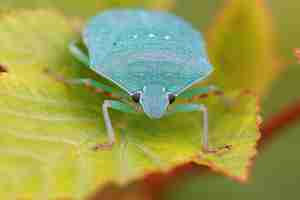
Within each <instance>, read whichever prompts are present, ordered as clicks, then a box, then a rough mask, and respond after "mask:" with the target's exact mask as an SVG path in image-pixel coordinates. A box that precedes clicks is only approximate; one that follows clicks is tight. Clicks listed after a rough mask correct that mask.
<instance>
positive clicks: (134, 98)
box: [131, 92, 141, 103]
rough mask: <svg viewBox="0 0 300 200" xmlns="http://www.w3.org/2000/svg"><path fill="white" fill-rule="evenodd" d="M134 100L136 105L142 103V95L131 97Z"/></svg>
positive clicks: (136, 94) (137, 94)
mask: <svg viewBox="0 0 300 200" xmlns="http://www.w3.org/2000/svg"><path fill="white" fill-rule="evenodd" d="M131 98H132V100H133V101H134V102H135V103H139V102H140V98H141V93H139V92H137V93H135V94H133V95H132V96H131Z"/></svg>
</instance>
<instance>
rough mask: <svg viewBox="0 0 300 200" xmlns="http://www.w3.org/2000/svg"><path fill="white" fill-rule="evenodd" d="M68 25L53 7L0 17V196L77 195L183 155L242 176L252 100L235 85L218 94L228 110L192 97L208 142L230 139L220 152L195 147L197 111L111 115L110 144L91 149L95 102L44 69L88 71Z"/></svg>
mask: <svg viewBox="0 0 300 200" xmlns="http://www.w3.org/2000/svg"><path fill="white" fill-rule="evenodd" d="M69 23H70V20H69V19H67V18H65V17H64V16H62V15H60V14H58V13H56V12H53V11H22V12H20V11H18V12H11V13H9V14H3V15H2V16H1V18H0V44H1V54H0V64H2V65H5V66H7V68H8V73H5V74H4V73H1V74H0V87H1V91H0V96H1V97H0V113H1V115H0V120H1V122H2V123H1V127H0V153H1V156H0V163H1V164H0V174H1V175H3V176H5V177H9V178H7V179H0V196H1V197H3V199H11V198H13V197H16V196H17V197H19V198H29V199H47V198H64V197H72V198H75V199H80V198H82V197H83V196H86V195H87V194H88V193H89V192H91V191H93V190H94V189H95V188H96V187H98V186H100V185H103V184H106V183H107V182H110V181H114V182H118V183H128V181H130V180H134V179H137V178H141V177H143V176H144V175H145V174H148V173H151V172H153V171H157V170H162V171H167V170H170V169H171V168H173V167H174V166H175V165H178V164H183V163H186V162H189V161H195V162H198V163H200V164H204V165H209V166H210V167H212V168H214V169H217V170H219V171H222V172H224V173H226V174H227V175H230V176H234V177H239V178H240V179H245V178H246V177H247V172H248V170H247V167H248V165H249V163H250V162H249V159H250V158H252V157H253V156H254V154H255V152H256V151H255V144H256V141H257V139H258V138H259V132H258V130H257V126H256V116H257V115H256V114H257V113H256V99H255V98H254V97H253V96H247V95H240V92H239V91H228V92H227V94H228V98H231V99H232V101H233V102H235V104H234V106H233V107H231V108H227V107H226V106H224V104H223V103H222V101H220V99H218V98H216V97H215V96H210V97H209V98H207V99H204V100H202V101H201V102H202V103H205V104H206V105H207V106H208V108H209V114H210V117H209V122H210V127H209V128H210V144H211V146H213V147H222V146H224V145H233V146H232V149H231V150H229V151H226V152H224V153H221V154H204V153H203V152H201V137H202V120H201V119H202V116H201V114H200V113H189V114H176V115H174V116H171V117H166V118H164V119H162V120H150V119H148V118H147V117H145V116H143V115H128V114H121V113H119V112H114V111H112V112H111V116H112V121H113V126H114V127H115V130H116V135H117V138H118V140H117V144H116V145H115V146H114V148H113V150H111V151H98V152H94V151H92V150H91V147H92V146H93V145H94V144H96V143H99V142H104V141H106V139H107V138H106V130H105V127H104V122H103V119H102V113H101V111H100V109H101V105H102V103H103V98H102V97H101V95H96V94H93V93H92V92H91V91H88V90H86V89H85V88H83V87H79V86H78V87H68V86H66V85H64V84H62V83H60V82H57V81H56V80H54V79H53V78H52V77H49V76H48V75H47V74H45V73H44V70H45V69H47V68H51V69H53V70H56V71H57V72H59V73H61V74H64V76H66V77H68V78H75V77H87V76H89V75H91V76H95V74H92V73H90V72H87V70H85V69H83V67H80V66H79V65H78V63H76V62H75V60H74V59H73V58H72V57H71V56H70V54H69V52H68V48H67V47H68V44H69V42H70V41H71V40H73V39H74V38H76V37H78V35H77V34H75V33H74V32H73V30H72V27H71V26H70V25H69ZM99 80H100V81H104V80H103V79H99ZM223 81H227V80H225V79H224V80H223ZM200 133H201V134H200ZM3 176H2V177H3Z"/></svg>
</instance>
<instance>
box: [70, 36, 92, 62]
mask: <svg viewBox="0 0 300 200" xmlns="http://www.w3.org/2000/svg"><path fill="white" fill-rule="evenodd" d="M69 50H70V52H71V54H72V55H73V56H74V57H75V58H76V59H77V60H79V61H80V62H81V63H82V64H84V65H85V66H86V67H89V66H90V62H89V57H88V55H86V54H85V53H84V52H83V50H82V49H80V47H79V46H78V42H77V41H73V42H71V44H70V45H69Z"/></svg>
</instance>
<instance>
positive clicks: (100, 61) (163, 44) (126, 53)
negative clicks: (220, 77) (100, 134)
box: [68, 9, 217, 152]
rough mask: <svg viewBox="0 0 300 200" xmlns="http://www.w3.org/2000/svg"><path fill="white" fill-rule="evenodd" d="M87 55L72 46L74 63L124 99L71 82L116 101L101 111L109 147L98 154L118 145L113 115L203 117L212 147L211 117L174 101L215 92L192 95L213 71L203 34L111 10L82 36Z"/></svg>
mask: <svg viewBox="0 0 300 200" xmlns="http://www.w3.org/2000/svg"><path fill="white" fill-rule="evenodd" d="M82 41H83V44H84V45H85V47H86V49H87V53H85V52H84V50H83V49H82V48H80V46H79V45H78V42H73V43H72V44H71V45H70V47H69V48H70V51H71V53H72V54H73V56H74V57H75V58H77V59H78V60H79V61H81V62H82V63H83V64H84V65H85V66H86V67H88V68H89V69H91V70H93V71H95V72H96V73H97V74H99V75H100V76H102V77H104V78H106V79H108V80H110V81H112V82H113V83H114V84H116V85H117V86H119V87H120V88H121V89H122V91H124V93H120V92H116V91H115V90H114V89H113V88H111V87H109V86H107V85H104V84H102V83H99V82H97V81H95V80H91V79H76V80H69V81H68V82H69V83H73V84H83V85H88V86H92V87H94V88H96V89H97V90H98V91H101V92H104V93H105V94H109V96H110V97H114V99H108V100H105V101H104V103H103V105H102V112H103V116H104V122H105V126H106V129H107V134H108V142H107V143H104V144H98V145H97V146H96V147H95V149H110V148H111V147H112V146H113V144H114V143H115V134H114V129H113V126H112V123H111V119H110V116H109V113H108V109H115V110H118V111H121V112H125V113H137V112H142V111H143V112H144V113H145V114H146V115H147V116H148V117H150V118H152V119H159V118H162V117H163V116H165V115H167V114H172V113H177V112H193V111H200V112H202V113H203V139H202V140H203V142H202V143H203V149H204V150H205V151H207V152H209V151H210V150H211V148H210V147H209V144H208V111H207V108H206V106H204V105H199V104H196V103H194V104H191V103H189V104H181V105H172V106H170V104H172V103H174V101H175V99H177V98H178V99H193V97H196V96H201V95H204V94H207V93H209V92H213V91H217V89H216V87H214V86H208V87H205V88H194V89H189V88H190V86H192V85H193V84H195V83H198V82H200V81H202V80H204V79H205V78H207V77H208V76H209V75H210V74H211V72H212V71H213V67H212V65H211V64H210V63H209V61H208V58H207V55H206V52H205V45H204V41H203V39H202V36H201V34H200V33H199V32H198V31H196V30H195V29H194V28H193V27H192V25H190V24H189V23H187V22H185V21H184V20H183V19H181V18H180V17H177V16H175V15H172V14H170V13H166V12H158V11H145V10H134V9H132V10H130V9H128V10H127V9H124V10H110V11H106V12H102V13H100V14H99V15H97V16H95V17H93V18H92V19H91V20H90V21H89V22H88V24H87V25H86V27H85V29H84V31H83V33H82Z"/></svg>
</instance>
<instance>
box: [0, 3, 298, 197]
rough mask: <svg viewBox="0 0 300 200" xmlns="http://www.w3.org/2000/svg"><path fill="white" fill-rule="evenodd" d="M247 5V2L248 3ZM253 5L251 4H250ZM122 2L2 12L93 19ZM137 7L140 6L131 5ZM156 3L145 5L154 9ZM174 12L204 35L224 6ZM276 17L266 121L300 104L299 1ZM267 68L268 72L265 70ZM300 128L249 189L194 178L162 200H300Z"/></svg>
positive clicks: (268, 155)
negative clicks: (276, 65)
mask: <svg viewBox="0 0 300 200" xmlns="http://www.w3.org/2000/svg"><path fill="white" fill-rule="evenodd" d="M245 1H248V0H245ZM249 1H250V0H249ZM111 2H113V3H114V4H115V5H119V4H122V3H121V2H122V1H118V0H102V1H101V0H64V1H59V0H29V1H27V0H0V8H1V9H3V10H5V9H7V8H15V7H20V8H39V7H48V8H58V9H60V10H61V11H62V12H63V13H65V14H67V15H70V16H76V17H77V16H78V17H81V16H84V17H88V16H90V15H94V14H95V13H96V12H97V10H99V9H102V8H103V6H104V5H105V4H110V3H111ZM127 2H129V5H136V2H138V1H134V0H131V1H129V0H128V1H127ZM151 2H152V1H150V0H148V1H146V4H150V3H151ZM176 2H177V4H176V8H175V12H176V13H177V14H178V15H181V16H184V17H185V18H186V19H188V20H190V21H191V22H192V23H193V24H194V25H195V26H196V27H199V28H200V30H202V31H205V30H208V29H209V27H210V25H211V24H212V23H213V20H214V19H215V16H216V15H217V13H218V11H220V10H221V9H222V7H223V6H224V4H225V2H226V1H224V0H206V1H203V0H202V1H200V0H177V1H176ZM266 5H267V6H268V8H269V10H270V13H271V14H272V15H273V28H274V31H275V34H276V44H275V47H277V48H276V51H277V52H278V54H277V55H278V56H279V57H278V60H280V61H281V65H282V67H284V68H285V70H284V72H282V73H281V75H280V77H279V78H278V79H277V80H275V81H274V82H273V83H272V87H271V89H270V91H269V92H268V93H267V94H266V95H265V96H264V97H263V101H262V104H263V105H262V112H263V117H264V118H268V117H270V116H272V115H273V114H275V113H277V112H279V111H280V110H281V109H282V108H283V107H284V106H286V105H288V104H290V103H292V102H294V101H296V100H297V99H300V89H299V87H300V81H299V79H300V65H299V64H298V65H297V64H296V59H295V58H294V56H293V49H294V48H296V47H300V21H299V19H300V1H299V0H285V1H282V0H268V1H266ZM261 67H263V66H261ZM299 153H300V122H299V123H295V124H293V125H292V126H291V127H288V128H285V129H284V130H281V131H280V132H279V133H278V137H275V138H274V140H272V141H271V142H270V143H269V144H268V145H267V146H265V148H264V149H263V150H262V151H261V152H259V155H258V157H257V159H256V163H255V165H254V168H253V170H252V175H251V177H250V180H249V183H248V184H239V183H237V182H233V181H231V180H229V179H228V178H226V177H223V176H217V175H215V176H212V175H210V176H194V175H187V176H184V177H182V178H180V181H177V182H176V183H174V184H173V185H170V186H168V187H167V188H166V189H165V190H164V191H163V194H162V196H163V199H177V200H181V199H182V200H183V199H189V200H193V199H195V200H196V199H200V198H201V199H245V200H246V199H273V200H276V199H278V200H279V199H280V200H281V199H284V198H286V199H297V198H300V191H299V187H300V170H299V169H300V156H299Z"/></svg>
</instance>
